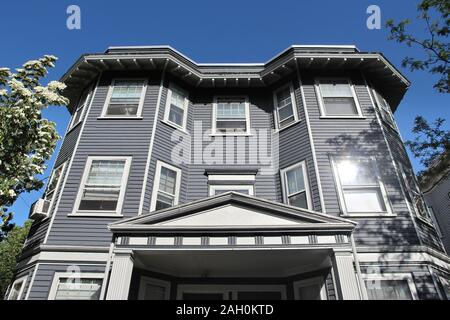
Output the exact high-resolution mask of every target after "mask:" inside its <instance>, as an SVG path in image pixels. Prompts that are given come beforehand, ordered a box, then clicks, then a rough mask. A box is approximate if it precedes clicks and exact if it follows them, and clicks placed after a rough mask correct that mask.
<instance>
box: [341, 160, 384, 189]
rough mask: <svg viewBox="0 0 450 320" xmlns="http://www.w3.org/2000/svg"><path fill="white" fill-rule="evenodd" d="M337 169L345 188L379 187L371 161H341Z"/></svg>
mask: <svg viewBox="0 0 450 320" xmlns="http://www.w3.org/2000/svg"><path fill="white" fill-rule="evenodd" d="M337 168H338V172H339V179H340V180H341V184H342V185H343V186H361V185H378V180H377V176H376V173H375V170H374V166H373V164H372V162H371V161H358V160H341V161H338V163H337Z"/></svg>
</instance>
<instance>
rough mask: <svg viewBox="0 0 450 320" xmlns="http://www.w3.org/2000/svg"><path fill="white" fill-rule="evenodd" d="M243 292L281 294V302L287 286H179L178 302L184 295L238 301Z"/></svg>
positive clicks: (284, 297) (284, 296) (284, 298)
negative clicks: (213, 295)
mask: <svg viewBox="0 0 450 320" xmlns="http://www.w3.org/2000/svg"><path fill="white" fill-rule="evenodd" d="M243 291H261V292H264V291H276V292H280V293H281V300H286V286H285V285H276V284H273V285H270V284H269V285H263V284H261V285H258V284H257V285H215V284H179V285H178V286H177V300H181V299H182V298H183V293H186V292H187V293H221V294H222V296H223V299H224V300H229V293H230V292H231V299H233V300H237V294H238V292H243Z"/></svg>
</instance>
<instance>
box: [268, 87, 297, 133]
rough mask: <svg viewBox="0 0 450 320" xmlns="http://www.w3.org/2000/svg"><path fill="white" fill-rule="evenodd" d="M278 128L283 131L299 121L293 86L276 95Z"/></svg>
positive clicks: (281, 90)
mask: <svg viewBox="0 0 450 320" xmlns="http://www.w3.org/2000/svg"><path fill="white" fill-rule="evenodd" d="M274 104H275V118H276V127H277V128H278V129H282V128H285V127H287V126H288V125H290V124H291V123H294V122H296V121H297V120H298V115H297V108H296V105H295V99H294V89H293V87H292V85H288V86H285V87H283V88H281V89H279V90H278V91H276V92H275V93H274Z"/></svg>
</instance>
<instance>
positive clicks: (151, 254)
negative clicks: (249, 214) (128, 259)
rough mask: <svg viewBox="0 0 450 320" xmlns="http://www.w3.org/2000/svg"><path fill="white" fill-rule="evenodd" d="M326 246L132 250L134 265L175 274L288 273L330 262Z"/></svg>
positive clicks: (188, 275)
mask: <svg viewBox="0 0 450 320" xmlns="http://www.w3.org/2000/svg"><path fill="white" fill-rule="evenodd" d="M330 254H331V250H329V249H314V250H305V249H303V250H301V249H281V248H280V249H277V250H267V249H266V250H254V249H253V250H252V249H248V250H198V251H195V250H189V251H187V250H177V251H173V250H167V251H165V250H155V251H153V250H150V251H135V255H134V258H135V266H137V267H139V268H142V269H147V270H150V271H154V272H160V273H164V274H170V275H172V276H177V277H216V278H217V277H245V278H248V277H288V276H292V275H295V274H299V273H304V272H309V271H313V270H319V269H323V268H326V267H329V266H330V258H329V257H330Z"/></svg>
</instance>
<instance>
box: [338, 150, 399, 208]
mask: <svg viewBox="0 0 450 320" xmlns="http://www.w3.org/2000/svg"><path fill="white" fill-rule="evenodd" d="M338 160H349V161H356V160H369V161H372V162H373V164H374V167H375V168H374V169H375V175H376V178H377V181H378V185H379V188H380V191H381V196H382V198H383V201H384V206H385V207H386V211H380V212H347V207H346V205H345V200H344V192H343V190H342V183H341V180H340V178H339V172H338V168H337V163H336V162H337V161H338ZM331 166H332V168H333V175H334V181H335V182H336V188H337V191H338V199H339V206H340V208H341V211H342V214H341V216H348V217H378V216H382V217H386V216H387V217H390V216H396V215H395V214H394V213H393V212H392V207H391V203H390V201H389V198H388V196H387V191H386V187H385V185H384V183H383V180H382V179H381V176H380V172H379V170H378V163H377V161H376V159H375V157H361V156H356V157H351V156H335V157H331Z"/></svg>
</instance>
